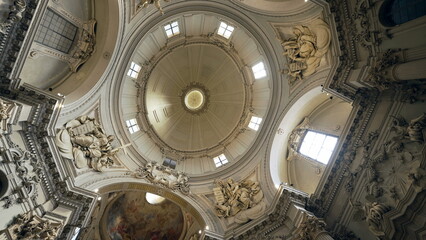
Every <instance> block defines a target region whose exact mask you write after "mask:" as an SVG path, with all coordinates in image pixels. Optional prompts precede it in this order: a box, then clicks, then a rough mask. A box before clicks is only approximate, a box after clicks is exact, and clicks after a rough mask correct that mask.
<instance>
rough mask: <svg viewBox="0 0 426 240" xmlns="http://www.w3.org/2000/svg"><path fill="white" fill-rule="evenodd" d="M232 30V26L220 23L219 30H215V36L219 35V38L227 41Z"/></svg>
mask: <svg viewBox="0 0 426 240" xmlns="http://www.w3.org/2000/svg"><path fill="white" fill-rule="evenodd" d="M234 29H235V28H234V27H233V26H230V25H228V24H226V23H224V22H220V25H219V29H218V30H217V34H219V35H220V36H222V37H224V38H226V39H229V38H230V37H231V34H232V32H233V31H234Z"/></svg>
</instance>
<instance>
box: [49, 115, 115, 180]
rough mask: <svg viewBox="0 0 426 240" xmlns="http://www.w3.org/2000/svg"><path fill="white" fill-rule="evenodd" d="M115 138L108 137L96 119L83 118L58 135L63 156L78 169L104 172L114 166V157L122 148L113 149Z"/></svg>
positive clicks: (67, 124) (74, 121) (71, 123)
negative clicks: (88, 168)
mask: <svg viewBox="0 0 426 240" xmlns="http://www.w3.org/2000/svg"><path fill="white" fill-rule="evenodd" d="M113 140H114V136H112V135H107V134H106V133H105V130H104V129H103V127H102V126H101V125H100V124H99V123H97V122H96V121H95V119H94V118H91V117H88V116H81V117H78V118H77V119H75V120H71V121H69V122H67V123H66V124H65V125H64V128H62V129H60V130H59V132H58V133H57V135H56V144H57V146H58V148H59V151H60V153H61V155H62V156H63V157H64V158H66V159H71V160H74V164H75V166H76V167H77V168H83V167H86V166H88V167H90V168H93V169H94V170H96V171H99V172H102V171H103V170H104V169H105V168H108V167H111V166H112V165H113V164H114V160H113V157H114V155H115V154H116V153H117V152H118V151H119V150H120V148H116V149H113V147H112V145H111V142H112V141H113Z"/></svg>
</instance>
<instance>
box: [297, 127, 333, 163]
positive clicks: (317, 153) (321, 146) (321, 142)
mask: <svg viewBox="0 0 426 240" xmlns="http://www.w3.org/2000/svg"><path fill="white" fill-rule="evenodd" d="M336 143H337V137H334V136H330V135H326V134H322V133H318V132H314V131H308V132H307V133H306V135H305V137H304V138H303V142H302V144H301V146H300V149H299V152H300V153H301V154H303V155H305V156H307V157H310V158H312V159H314V160H317V161H319V162H321V163H324V164H327V163H328V161H329V160H330V157H331V154H332V153H333V150H334V147H335V146H336Z"/></svg>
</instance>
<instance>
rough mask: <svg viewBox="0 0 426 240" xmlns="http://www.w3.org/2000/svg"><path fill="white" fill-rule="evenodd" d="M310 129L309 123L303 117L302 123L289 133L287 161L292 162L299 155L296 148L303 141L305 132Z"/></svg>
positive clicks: (306, 118)
mask: <svg viewBox="0 0 426 240" xmlns="http://www.w3.org/2000/svg"><path fill="white" fill-rule="evenodd" d="M310 127H311V124H310V121H309V118H308V117H305V118H304V119H303V121H302V122H301V123H300V124H299V125H298V126H297V127H296V128H294V130H293V131H291V133H290V136H289V137H288V155H287V161H292V160H293V159H294V158H296V157H297V156H298V155H299V152H298V150H297V148H298V146H299V145H300V144H301V141H302V140H303V136H304V135H305V133H306V131H307V130H309V129H310Z"/></svg>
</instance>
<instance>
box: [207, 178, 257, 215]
mask: <svg viewBox="0 0 426 240" xmlns="http://www.w3.org/2000/svg"><path fill="white" fill-rule="evenodd" d="M213 191H214V193H215V198H216V205H215V208H216V215H217V216H219V217H225V218H226V217H233V216H235V218H234V220H235V222H237V223H244V222H247V221H248V220H250V219H255V218H258V217H259V216H261V215H262V214H263V213H264V210H265V203H264V202H263V201H262V200H263V192H262V190H261V189H260V186H259V183H258V182H254V181H251V180H243V181H240V182H235V181H234V180H233V179H231V178H228V179H227V180H226V181H223V180H217V181H216V187H215V188H214V189H213Z"/></svg>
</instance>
